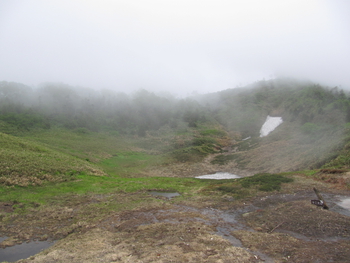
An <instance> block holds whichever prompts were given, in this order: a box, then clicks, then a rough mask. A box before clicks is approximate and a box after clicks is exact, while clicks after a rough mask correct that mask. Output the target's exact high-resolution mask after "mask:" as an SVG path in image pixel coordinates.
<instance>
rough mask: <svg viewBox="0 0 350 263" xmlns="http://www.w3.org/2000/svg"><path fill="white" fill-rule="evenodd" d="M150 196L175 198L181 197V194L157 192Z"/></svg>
mask: <svg viewBox="0 0 350 263" xmlns="http://www.w3.org/2000/svg"><path fill="white" fill-rule="evenodd" d="M150 194H151V195H154V196H162V197H166V198H173V197H176V196H179V195H180V194H179V193H168V192H156V191H153V192H150Z"/></svg>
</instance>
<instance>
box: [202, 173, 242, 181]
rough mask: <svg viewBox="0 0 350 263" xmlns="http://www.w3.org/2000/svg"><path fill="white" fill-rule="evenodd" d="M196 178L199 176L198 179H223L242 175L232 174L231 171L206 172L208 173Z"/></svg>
mask: <svg viewBox="0 0 350 263" xmlns="http://www.w3.org/2000/svg"><path fill="white" fill-rule="evenodd" d="M196 178H198V179H216V180H221V179H235V178H240V176H238V175H236V174H231V173H215V174H206V175H201V176H197V177H196Z"/></svg>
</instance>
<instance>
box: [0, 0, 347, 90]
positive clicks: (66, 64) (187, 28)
mask: <svg viewBox="0 0 350 263" xmlns="http://www.w3.org/2000/svg"><path fill="white" fill-rule="evenodd" d="M280 75H285V76H290V77H297V78H307V79H310V80H313V81H316V82H319V83H321V84H327V85H330V86H335V85H338V86H339V85H341V86H342V87H343V88H350V1H348V0H328V1H326V0H275V1H270V0H264V1H263V0H255V1H250V0H241V1H236V0H210V1H209V0H114V1H112V0H0V81H1V80H5V81H15V82H21V83H24V84H27V85H31V86H36V85H38V84H40V83H42V82H63V83H66V84H69V85H73V86H86V87H91V88H113V89H117V90H123V91H126V92H128V91H133V90H135V89H140V88H145V89H147V90H151V91H163V90H166V91H170V92H171V93H173V94H178V95H187V94H190V93H192V92H193V91H197V92H198V93H208V92H215V91H219V90H224V89H228V88H234V87H236V86H238V85H245V84H249V83H251V82H254V81H256V80H261V79H263V78H265V79H270V78H273V77H275V76H280Z"/></svg>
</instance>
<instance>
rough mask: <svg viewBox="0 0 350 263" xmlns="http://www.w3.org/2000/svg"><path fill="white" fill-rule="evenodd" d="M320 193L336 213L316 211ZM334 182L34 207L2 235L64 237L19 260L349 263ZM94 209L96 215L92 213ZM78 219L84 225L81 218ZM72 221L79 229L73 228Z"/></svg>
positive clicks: (349, 220) (346, 224)
mask: <svg viewBox="0 0 350 263" xmlns="http://www.w3.org/2000/svg"><path fill="white" fill-rule="evenodd" d="M313 187H317V188H318V189H319V190H320V191H321V192H322V194H323V196H324V198H325V199H326V200H327V204H328V206H329V207H330V209H329V210H324V209H322V208H321V207H317V206H315V205H312V204H311V202H310V200H311V199H317V198H316V196H315V193H314V192H313V190H312V188H313ZM349 195H350V193H349V191H348V190H340V189H336V188H334V187H332V186H331V185H329V184H325V183H322V182H318V181H314V180H311V179H305V178H304V177H299V176H298V175H295V181H294V182H293V183H291V184H285V185H283V187H282V189H281V190H280V191H275V192H272V193H270V194H266V193H263V192H260V193H259V194H258V195H257V196H254V197H250V198H246V199H241V200H235V199H234V198H232V197H230V196H229V195H223V196H220V197H214V198H213V197H212V196H209V195H203V194H201V195H197V196H196V195H195V196H179V197H174V198H171V199H169V198H166V197H161V196H154V195H152V194H150V192H142V191H141V192H137V193H115V194H108V195H86V196H78V195H77V196H70V198H69V199H67V200H66V201H65V203H64V206H61V205H57V206H54V205H53V206H51V207H48V206H39V207H35V206H33V208H32V210H31V211H32V212H31V213H30V214H26V215H25V216H21V214H19V213H16V214H14V212H13V210H12V206H14V205H17V206H18V205H20V204H13V203H7V204H5V203H2V204H1V205H0V209H1V214H2V215H3V216H4V215H5V214H6V216H7V217H12V218H13V220H11V221H7V222H8V224H5V225H2V227H1V232H2V233H5V234H6V235H7V236H10V237H11V238H10V239H8V240H7V241H6V240H5V241H4V242H2V243H1V245H2V246H3V247H4V246H6V245H11V242H13V243H12V245H13V244H14V243H17V242H25V241H28V240H31V239H37V240H40V239H41V240H44V239H53V240H55V239H58V241H57V242H55V243H54V244H53V245H52V246H51V247H50V248H48V249H46V250H44V251H42V252H40V253H39V254H37V255H34V256H31V257H29V258H27V259H23V260H19V261H18V262H22V263H24V262H28V263H29V262H33V263H39V262H45V263H48V262H347V260H348V259H349V258H350V242H349V240H350V217H349V216H350V211H349V210H346V209H344V208H342V207H340V206H339V205H338V204H339V201H340V199H341V198H342V197H344V196H349ZM140 198H142V199H143V202H142V205H140V204H139V205H136V206H135V207H134V208H132V207H130V208H127V207H126V208H124V209H122V210H121V211H118V212H113V211H112V210H110V209H109V210H108V211H105V210H103V206H109V205H110V204H111V203H113V202H114V203H118V202H126V200H127V201H128V202H129V203H130V201H136V200H139V199H140ZM93 208H95V209H93ZM76 218H79V221H77V220H75V219H76ZM73 221H74V222H75V223H73Z"/></svg>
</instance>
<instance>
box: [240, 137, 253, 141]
mask: <svg viewBox="0 0 350 263" xmlns="http://www.w3.org/2000/svg"><path fill="white" fill-rule="evenodd" d="M250 138H252V137H251V136H249V137H247V138H244V139H243V140H242V141H246V140H249V139H250Z"/></svg>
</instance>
